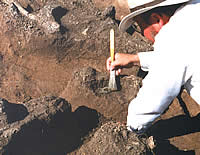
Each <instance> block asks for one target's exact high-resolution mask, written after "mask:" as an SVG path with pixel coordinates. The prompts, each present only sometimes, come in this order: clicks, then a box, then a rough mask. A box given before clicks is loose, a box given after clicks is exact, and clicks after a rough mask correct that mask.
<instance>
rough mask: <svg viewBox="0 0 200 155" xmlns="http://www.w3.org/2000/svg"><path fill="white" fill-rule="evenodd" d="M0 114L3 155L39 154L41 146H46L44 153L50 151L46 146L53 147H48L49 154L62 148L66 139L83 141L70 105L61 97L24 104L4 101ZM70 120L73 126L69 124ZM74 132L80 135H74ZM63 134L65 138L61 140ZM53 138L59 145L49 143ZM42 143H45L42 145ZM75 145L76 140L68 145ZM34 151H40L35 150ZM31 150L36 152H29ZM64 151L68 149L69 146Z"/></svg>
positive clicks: (0, 143) (46, 98)
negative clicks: (71, 138)
mask: <svg viewBox="0 0 200 155" xmlns="http://www.w3.org/2000/svg"><path fill="white" fill-rule="evenodd" d="M0 112H1V113H0V119H1V122H0V138H1V141H0V148H2V150H1V152H0V153H2V154H12V153H13V152H14V154H29V153H30V152H31V153H36V154H37V153H38V152H37V151H38V150H37V149H38V147H39V145H41V146H42V147H43V148H42V149H41V150H43V151H44V150H47V146H51V145H54V146H52V147H50V148H48V151H50V152H51V151H52V152H53V151H55V149H56V147H58V148H62V147H63V146H60V145H61V144H62V141H65V142H66V141H67V140H66V139H65V138H68V139H70V136H69V135H71V136H72V137H73V139H74V140H75V141H76V140H77V141H79V140H80V139H79V136H78V134H77V132H78V131H77V129H78V128H77V126H76V124H75V121H73V117H72V113H71V105H70V104H69V103H68V102H67V101H66V100H64V99H62V98H57V97H52V96H51V97H42V98H38V99H32V100H30V101H29V102H27V103H23V104H14V103H9V102H8V101H6V100H5V99H1V100H0ZM65 121H66V122H65ZM70 121H72V123H70V124H68V123H69V122H70ZM65 123H66V125H65ZM56 127H57V128H56ZM71 131H73V132H71ZM76 131H77V132H76ZM65 132H66V133H65ZM74 132H75V133H76V135H77V136H74V134H73V133H74ZM51 134H52V135H51ZM60 134H62V136H63V138H64V139H63V138H61V137H60V136H61V135H60ZM51 138H52V139H53V140H58V139H59V141H57V142H56V141H55V142H56V143H57V144H54V142H53V141H49V140H50V139H51ZM40 140H41V141H42V142H44V144H40ZM59 142H61V143H59ZM72 142H73V140H70V142H68V146H70V147H69V148H70V149H71V147H72V145H74V144H75V143H72ZM70 143H71V144H70ZM65 144H66V143H65ZM77 144H78V142H77ZM25 146H26V147H25ZM19 148H24V149H19ZM34 148H35V149H36V148H37V149H36V150H35V151H34ZM31 149H33V150H32V151H33V152H32V151H30V150H31ZM65 149H66V150H67V147H66V148H65ZM41 150H40V153H41V152H42V151H41ZM58 152H59V151H58Z"/></svg>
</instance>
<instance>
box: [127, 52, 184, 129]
mask: <svg viewBox="0 0 200 155" xmlns="http://www.w3.org/2000/svg"><path fill="white" fill-rule="evenodd" d="M154 56H155V58H154V61H151V63H150V64H151V67H150V71H149V73H148V75H147V76H146V77H145V79H144V80H143V86H142V87H141V89H140V90H139V92H138V94H137V97H136V98H135V99H133V100H132V101H131V103H130V104H129V107H128V116H127V126H128V127H130V128H131V129H135V130H144V129H146V128H148V127H149V126H150V125H151V124H152V122H153V121H154V120H155V119H156V118H158V117H159V116H160V115H161V114H162V113H163V112H164V110H165V109H166V108H167V107H168V106H169V104H170V103H171V102H172V100H173V99H174V98H175V97H176V96H177V95H178V93H179V91H180V89H181V86H182V84H183V79H184V75H185V72H186V66H184V65H183V64H184V63H181V62H179V63H177V60H175V59H174V60H173V59H172V58H171V57H170V56H169V55H162V56H159V55H154ZM145 59H147V57H146V58H145Z"/></svg>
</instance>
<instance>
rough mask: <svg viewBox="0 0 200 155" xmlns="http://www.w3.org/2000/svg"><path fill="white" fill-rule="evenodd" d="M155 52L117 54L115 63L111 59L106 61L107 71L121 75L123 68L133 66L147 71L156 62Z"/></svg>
mask: <svg viewBox="0 0 200 155" xmlns="http://www.w3.org/2000/svg"><path fill="white" fill-rule="evenodd" d="M153 58H154V52H141V53H137V54H124V53H116V54H115V61H114V62H113V63H111V59H110V57H109V58H108V59H107V61H106V67H107V70H113V69H115V70H116V73H117V74H120V73H121V70H122V69H123V68H131V67H133V66H136V65H137V66H141V68H142V69H143V70H145V71H147V70H148V69H149V67H150V66H151V63H152V62H154V60H153Z"/></svg>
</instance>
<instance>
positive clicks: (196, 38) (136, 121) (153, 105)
mask: <svg viewBox="0 0 200 155" xmlns="http://www.w3.org/2000/svg"><path fill="white" fill-rule="evenodd" d="M199 17H200V0H193V1H191V2H189V3H188V4H186V5H185V6H183V7H181V8H180V9H179V10H177V11H176V13H175V14H174V15H173V16H172V17H171V18H170V21H169V22H168V23H167V24H166V25H165V26H163V28H162V29H161V30H160V32H159V33H158V34H157V36H156V38H155V43H154V51H153V52H142V53H139V59H140V64H141V68H142V69H144V70H148V71H149V72H148V75H147V76H146V77H145V79H144V80H143V86H142V87H141V89H140V90H139V92H138V94H137V97H136V98H135V99H133V100H132V101H131V103H130V104H129V107H128V116H127V126H128V127H129V129H134V130H140V131H143V130H145V129H146V128H148V127H149V126H150V125H151V124H152V122H153V121H154V120H155V119H156V118H158V117H159V116H160V115H161V114H162V113H163V112H164V110H165V109H166V108H167V107H168V106H169V105H170V103H171V102H172V100H173V99H174V98H175V97H176V96H177V95H178V94H179V92H180V89H181V86H183V85H184V86H185V88H186V90H187V91H188V93H189V94H190V95H191V97H192V98H193V99H194V100H195V101H196V102H197V103H199V104H200V56H199V55H200V21H199Z"/></svg>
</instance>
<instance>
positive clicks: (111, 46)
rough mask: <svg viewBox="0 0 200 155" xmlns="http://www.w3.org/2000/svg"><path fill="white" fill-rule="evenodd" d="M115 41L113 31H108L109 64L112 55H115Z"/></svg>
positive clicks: (112, 57) (112, 59) (112, 58)
mask: <svg viewBox="0 0 200 155" xmlns="http://www.w3.org/2000/svg"><path fill="white" fill-rule="evenodd" d="M114 44H115V40H114V30H113V29H111V30H110V57H111V62H113V61H114V54H115V48H114Z"/></svg>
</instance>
